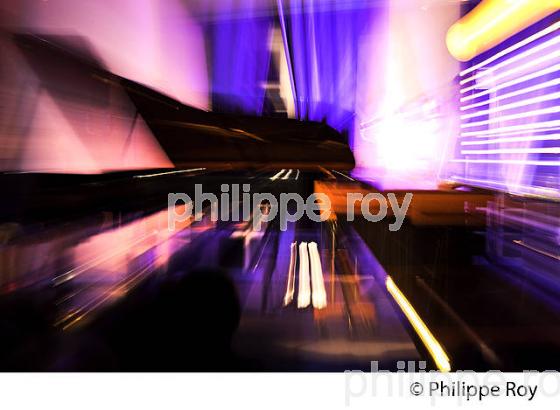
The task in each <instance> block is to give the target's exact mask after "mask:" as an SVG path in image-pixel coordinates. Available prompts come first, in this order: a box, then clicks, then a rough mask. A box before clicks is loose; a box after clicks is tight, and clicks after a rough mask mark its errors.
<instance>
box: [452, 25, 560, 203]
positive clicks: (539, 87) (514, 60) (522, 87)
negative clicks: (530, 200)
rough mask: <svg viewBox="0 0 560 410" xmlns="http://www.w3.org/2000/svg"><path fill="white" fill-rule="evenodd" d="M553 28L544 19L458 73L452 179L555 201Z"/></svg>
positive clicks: (559, 193)
mask: <svg viewBox="0 0 560 410" xmlns="http://www.w3.org/2000/svg"><path fill="white" fill-rule="evenodd" d="M559 29H560V24H559V23H558V22H555V21H554V16H553V17H552V19H545V20H543V21H541V22H539V23H537V24H536V25H535V26H534V27H531V28H530V29H528V30H527V31H526V32H524V33H520V34H519V35H517V36H515V37H513V38H511V39H509V40H508V41H507V42H506V43H505V44H504V45H502V46H498V48H499V47H502V48H503V50H502V51H498V52H496V51H494V52H492V51H490V53H491V57H489V58H486V59H484V57H481V58H479V59H477V60H475V61H473V62H474V65H473V67H472V68H470V69H467V70H464V71H462V72H461V74H460V76H461V77H463V78H462V80H461V81H460V84H461V85H467V86H466V87H464V88H463V89H461V94H463V95H462V97H461V98H460V101H461V102H466V101H469V104H468V105H464V106H462V107H461V112H462V114H461V116H460V118H461V126H460V128H461V129H462V131H461V132H460V140H459V141H458V142H459V144H457V147H456V152H455V155H453V158H451V160H450V165H449V168H450V169H451V171H450V172H451V173H452V174H453V176H452V177H451V179H454V180H458V181H463V182H467V183H471V184H474V185H479V186H482V187H489V188H497V189H500V190H504V191H507V192H510V193H514V194H531V195H534V194H537V195H540V196H543V197H549V198H558V197H560V161H559V154H560V143H559V141H560V139H559V138H558V133H557V130H558V127H560V106H559V105H558V103H559V102H560V92H559V91H558V90H559V89H558V85H560V82H559V80H558V72H559V71H560V48H559V47H560V31H559ZM527 32H528V34H526V33H527ZM531 32H532V33H535V34H531ZM504 46H505V47H504ZM553 131H556V133H553ZM466 146H471V147H473V148H475V147H476V146H481V148H480V149H465V148H466ZM459 164H461V165H459ZM448 171H449V170H448Z"/></svg>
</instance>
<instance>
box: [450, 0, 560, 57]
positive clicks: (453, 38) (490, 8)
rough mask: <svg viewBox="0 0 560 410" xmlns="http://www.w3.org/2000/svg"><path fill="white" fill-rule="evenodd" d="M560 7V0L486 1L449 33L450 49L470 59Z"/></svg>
mask: <svg viewBox="0 0 560 410" xmlns="http://www.w3.org/2000/svg"><path fill="white" fill-rule="evenodd" d="M559 9H560V0H513V1H512V0H484V1H482V2H481V3H480V4H479V5H478V6H476V7H475V8H474V9H473V10H472V11H471V12H470V13H469V14H467V15H466V16H464V17H463V18H461V19H460V20H459V21H457V22H456V23H455V24H453V25H452V26H451V28H450V29H449V31H448V32H447V38H446V42H447V48H448V49H449V52H450V53H451V55H453V57H455V58H456V59H457V60H459V61H468V60H471V59H473V58H474V57H476V56H477V55H479V54H480V53H483V52H484V51H486V50H489V49H491V48H492V47H494V46H496V45H497V44H499V43H501V42H502V41H504V40H505V39H507V38H509V37H511V36H513V35H514V34H516V33H518V32H520V31H521V30H523V29H524V28H526V27H529V26H530V25H531V24H533V23H536V22H537V21H539V20H541V19H543V18H544V17H546V16H548V15H549V14H552V13H554V12H555V11H556V10H559Z"/></svg>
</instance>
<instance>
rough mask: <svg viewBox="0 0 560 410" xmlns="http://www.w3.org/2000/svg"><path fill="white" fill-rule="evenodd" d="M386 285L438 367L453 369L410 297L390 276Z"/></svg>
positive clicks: (444, 370) (444, 369)
mask: <svg viewBox="0 0 560 410" xmlns="http://www.w3.org/2000/svg"><path fill="white" fill-rule="evenodd" d="M385 285H386V286H387V290H388V291H389V293H390V294H391V295H392V296H393V298H394V299H395V301H396V302H397V303H398V305H399V306H400V308H401V310H402V311H403V313H404V314H405V316H406V317H407V318H408V321H409V322H410V324H411V325H412V327H413V328H414V330H415V331H416V333H417V334H418V336H419V337H420V340H422V343H424V345H425V346H426V348H427V349H428V352H430V355H431V356H432V358H433V359H434V362H435V363H436V366H437V368H438V369H439V370H440V371H442V372H449V371H451V365H450V364H449V357H447V354H446V353H445V351H444V350H443V348H442V347H441V345H440V344H439V342H438V341H437V340H436V338H435V337H434V335H433V334H432V332H430V329H428V327H427V326H426V324H425V323H424V322H423V321H422V319H421V318H420V316H418V313H416V310H414V308H413V307H412V305H411V304H410V302H409V301H408V299H407V298H406V297H405V296H404V295H403V294H402V292H401V291H400V289H399V288H398V287H397V285H396V284H395V282H393V279H392V278H391V277H390V276H387V279H386V280H385Z"/></svg>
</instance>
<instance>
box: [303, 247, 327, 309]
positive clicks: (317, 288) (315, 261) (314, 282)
mask: <svg viewBox="0 0 560 410" xmlns="http://www.w3.org/2000/svg"><path fill="white" fill-rule="evenodd" d="M307 249H308V250H309V261H310V264H311V289H312V297H311V299H312V301H313V307H314V308H315V309H324V308H326V307H327V292H326V291H325V279H324V278H323V268H322V267H321V257H320V255H319V251H318V250H317V243H316V242H310V243H309V244H308V245H307Z"/></svg>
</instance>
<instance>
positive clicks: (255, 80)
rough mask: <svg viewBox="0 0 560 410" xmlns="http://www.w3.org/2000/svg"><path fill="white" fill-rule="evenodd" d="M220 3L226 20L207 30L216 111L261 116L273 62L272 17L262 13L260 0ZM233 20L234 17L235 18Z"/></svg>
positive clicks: (219, 21) (217, 22)
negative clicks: (240, 8) (266, 85)
mask: <svg viewBox="0 0 560 410" xmlns="http://www.w3.org/2000/svg"><path fill="white" fill-rule="evenodd" d="M237 3H238V2H235V1H231V0H230V1H223V2H220V10H221V12H223V13H224V14H225V15H226V16H229V17H227V18H225V19H218V20H217V21H214V22H211V23H209V24H208V26H207V31H208V37H209V38H210V39H211V47H212V52H211V55H212V64H211V70H212V74H211V78H212V86H211V87H212V95H213V103H212V106H213V109H214V110H218V111H241V112H243V113H246V114H256V115H258V114H261V113H262V110H263V103H264V97H265V88H264V86H263V84H265V83H266V81H267V74H268V69H269V62H270V58H271V50H270V42H271V29H272V26H273V20H272V16H267V15H265V16H263V15H262V13H259V11H258V6H259V2H258V1H257V0H245V1H244V2H243V8H242V10H240V11H239V10H237V12H236V13H234V10H235V9H236V7H237ZM232 16H233V17H232Z"/></svg>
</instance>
